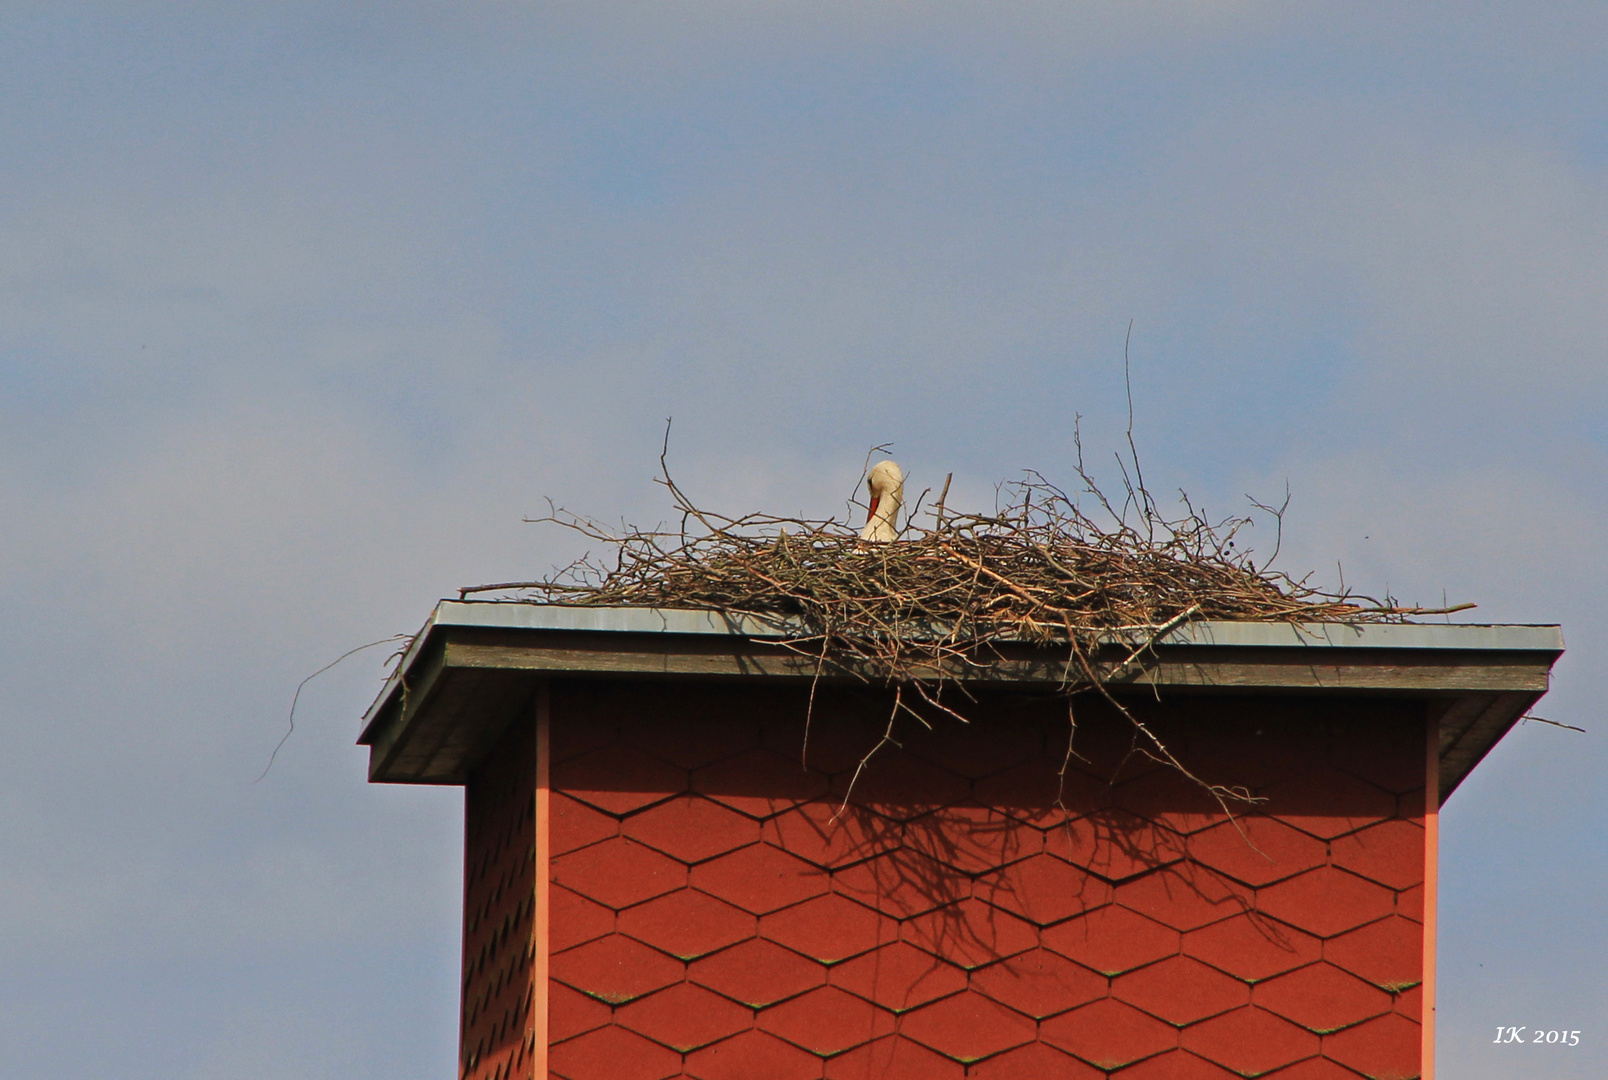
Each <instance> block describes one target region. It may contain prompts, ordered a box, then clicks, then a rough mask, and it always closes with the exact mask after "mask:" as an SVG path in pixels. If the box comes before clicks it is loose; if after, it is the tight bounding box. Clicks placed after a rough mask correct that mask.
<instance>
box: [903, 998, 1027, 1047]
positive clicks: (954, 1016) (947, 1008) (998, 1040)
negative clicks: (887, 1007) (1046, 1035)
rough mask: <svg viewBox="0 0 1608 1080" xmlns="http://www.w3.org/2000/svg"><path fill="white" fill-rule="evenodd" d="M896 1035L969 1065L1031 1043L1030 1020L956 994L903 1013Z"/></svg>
mask: <svg viewBox="0 0 1608 1080" xmlns="http://www.w3.org/2000/svg"><path fill="white" fill-rule="evenodd" d="M899 1033H900V1034H901V1035H903V1036H904V1037H905V1038H907V1039H914V1040H915V1041H916V1042H918V1043H921V1044H922V1045H923V1046H926V1047H929V1048H931V1049H933V1050H936V1051H938V1052H939V1053H940V1054H943V1055H944V1056H945V1057H951V1058H954V1059H955V1060H956V1061H961V1062H966V1063H968V1064H969V1063H971V1062H973V1061H978V1060H981V1059H982V1058H985V1057H988V1056H989V1055H991V1054H997V1053H999V1052H1000V1051H1002V1050H1009V1049H1010V1048H1011V1047H1013V1046H1021V1045H1023V1044H1024V1043H1030V1042H1032V1041H1033V1038H1034V1034H1035V1028H1034V1024H1033V1021H1031V1020H1029V1019H1028V1018H1027V1017H1025V1016H1022V1015H1021V1014H1020V1013H1017V1012H1014V1011H1012V1010H1010V1009H1007V1008H1006V1007H1005V1006H1003V1005H1001V1004H999V1002H997V1001H993V1000H991V999H989V998H986V997H983V996H982V995H981V994H955V995H953V996H951V997H946V998H943V999H941V1000H939V1001H935V1002H933V1003H932V1004H931V1005H923V1006H922V1007H921V1008H919V1009H916V1010H914V1011H912V1012H909V1013H906V1014H905V1016H904V1018H903V1019H901V1020H900V1021H899Z"/></svg>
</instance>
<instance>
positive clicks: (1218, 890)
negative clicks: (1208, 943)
mask: <svg viewBox="0 0 1608 1080" xmlns="http://www.w3.org/2000/svg"><path fill="white" fill-rule="evenodd" d="M1115 900H1116V902H1117V903H1119V904H1121V905H1122V906H1123V907H1125V908H1129V909H1130V910H1133V911H1137V912H1139V914H1141V915H1147V916H1149V917H1150V918H1152V919H1155V920H1156V921H1157V922H1159V923H1162V924H1163V925H1166V926H1171V927H1172V928H1173V929H1175V930H1197V929H1199V928H1200V927H1202V926H1206V925H1208V924H1210V923H1214V922H1217V921H1219V920H1221V919H1226V918H1228V917H1229V916H1231V915H1239V914H1243V913H1244V912H1247V911H1250V910H1251V907H1252V904H1253V897H1252V894H1251V890H1250V889H1249V888H1247V887H1246V886H1244V885H1240V884H1239V883H1237V882H1234V881H1230V880H1229V879H1228V878H1225V877H1222V876H1221V875H1219V874H1217V873H1216V872H1214V871H1212V870H1208V869H1206V868H1205V867H1204V866H1193V865H1191V864H1189V863H1180V864H1178V865H1176V866H1169V867H1166V868H1165V869H1162V870H1157V871H1156V872H1155V873H1153V874H1146V875H1144V876H1143V877H1139V878H1134V879H1133V880H1132V881H1125V882H1123V883H1122V884H1121V885H1118V886H1117V888H1116V895H1115Z"/></svg>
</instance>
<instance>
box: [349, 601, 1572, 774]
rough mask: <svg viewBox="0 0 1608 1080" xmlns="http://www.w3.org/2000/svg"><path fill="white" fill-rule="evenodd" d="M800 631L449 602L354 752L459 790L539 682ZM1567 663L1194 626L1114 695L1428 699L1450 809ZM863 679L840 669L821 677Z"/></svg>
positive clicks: (608, 673)
mask: <svg viewBox="0 0 1608 1080" xmlns="http://www.w3.org/2000/svg"><path fill="white" fill-rule="evenodd" d="M796 633H798V627H797V625H796V624H795V623H793V622H792V621H791V620H788V619H786V618H781V617H769V616H759V615H749V614H738V613H730V614H728V613H722V612H713V611H682V610H669V609H658V608H623V607H612V608H611V607H575V606H562V605H552V604H531V603H520V602H508V601H461V600H443V601H441V603H439V604H438V605H437V606H436V609H435V611H434V612H433V613H432V614H431V616H430V619H429V621H428V622H426V623H425V625H424V629H423V630H422V631H420V633H419V634H418V636H417V637H416V638H415V639H414V641H413V643H412V645H411V646H410V647H409V649H408V650H407V652H406V653H405V654H404V656H403V657H402V660H401V663H400V664H398V666H397V670H396V672H395V673H394V674H393V675H392V677H391V678H390V680H389V681H388V682H387V683H386V685H385V687H384V688H383V689H382V690H381V691H380V695H379V697H378V698H377V699H376V700H375V702H374V704H373V706H371V707H370V709H369V711H368V713H367V715H366V716H365V717H364V719H363V731H362V734H361V736H360V737H359V739H358V742H359V743H360V744H363V745H366V746H368V747H369V748H370V756H369V778H370V779H371V780H375V781H385V782H396V783H427V784H428V783H435V784H441V783H449V784H450V783H462V782H463V780H464V779H465V777H466V776H467V774H468V771H469V769H471V768H472V767H473V766H474V764H475V763H476V762H478V761H479V759H480V758H481V756H483V755H484V754H485V752H486V751H487V749H488V748H489V747H490V746H491V744H492V742H493V741H494V740H495V739H496V737H497V736H498V735H499V734H500V733H501V731H502V730H503V728H504V726H505V725H506V724H507V722H508V720H509V719H510V718H511V717H512V716H513V715H514V713H515V712H516V711H517V710H518V709H520V708H521V707H522V706H523V705H524V704H525V703H526V702H528V701H529V700H530V697H531V694H532V693H533V692H534V689H535V686H536V684H537V683H538V682H539V681H540V680H542V679H544V678H550V677H554V676H571V677H594V678H597V677H608V678H634V679H639V678H657V679H675V680H681V679H704V680H709V679H738V680H749V679H767V680H807V679H811V678H813V677H815V674H816V662H815V659H814V658H812V657H808V656H803V655H801V654H799V653H798V652H795V651H792V650H790V649H787V648H785V647H783V646H782V645H780V644H779V643H778V642H779V639H782V638H785V637H787V636H789V635H792V634H796ZM1143 640H1144V639H1143V638H1142V637H1140V638H1138V639H1137V640H1136V639H1135V638H1134V636H1133V635H1127V636H1126V637H1124V636H1123V635H1120V634H1115V635H1112V638H1111V640H1110V642H1109V644H1108V647H1109V649H1110V650H1111V651H1112V652H1113V653H1114V654H1115V655H1116V658H1117V659H1121V658H1122V657H1124V656H1126V655H1128V654H1129V653H1130V652H1131V651H1132V648H1133V646H1134V644H1142V643H1143ZM999 651H1000V653H1001V660H1000V662H999V663H998V664H996V665H994V667H993V669H992V670H991V671H990V673H989V674H988V676H987V680H986V681H990V682H996V683H1005V684H1012V685H1016V686H1023V687H1026V686H1042V687H1044V688H1046V689H1051V688H1054V687H1056V686H1059V685H1060V683H1061V679H1062V676H1063V673H1064V670H1065V655H1064V652H1063V651H1061V650H1059V649H1056V648H1054V647H1046V646H1043V645H1038V644H1033V643H1029V642H1022V643H1020V644H1019V645H1013V644H1005V645H1002V646H1001V647H1000V650H999ZM1562 652H1563V634H1562V631H1561V629H1560V628H1559V627H1557V626H1550V625H1547V626H1520V625H1472V624H1445V623H1442V624H1436V623H1356V624H1343V623H1299V624H1297V623H1269V622H1195V623H1188V624H1185V625H1184V626H1182V627H1179V628H1178V629H1176V630H1174V631H1173V632H1171V633H1169V634H1167V635H1166V636H1165V637H1163V638H1162V639H1160V640H1159V641H1158V642H1157V643H1156V646H1155V648H1154V650H1153V652H1152V654H1147V656H1146V659H1145V660H1144V661H1143V662H1142V663H1138V664H1135V665H1132V667H1131V668H1130V669H1129V671H1128V673H1127V674H1126V675H1124V676H1123V677H1122V678H1121V679H1120V680H1117V681H1115V682H1114V683H1113V684H1112V686H1113V688H1114V689H1117V688H1120V687H1121V686H1123V685H1131V686H1134V687H1144V688H1147V689H1148V688H1155V689H1162V688H1165V689H1168V690H1171V691H1181V692H1189V693H1213V692H1217V693H1221V692H1225V691H1234V692H1249V693H1266V692H1282V693H1294V694H1311V693H1324V694H1368V695H1375V696H1377V695H1390V696H1409V697H1419V698H1427V699H1432V700H1434V701H1435V702H1436V703H1437V706H1438V707H1439V708H1440V709H1441V795H1442V798H1444V797H1445V796H1446V795H1447V794H1450V792H1451V790H1452V789H1453V788H1455V787H1456V786H1457V784H1458V783H1459V782H1461V780H1462V779H1463V777H1464V776H1466V775H1467V774H1468V773H1469V771H1470V770H1472V769H1473V767H1474V765H1475V764H1477V763H1478V761H1479V760H1480V758H1482V757H1483V756H1484V755H1485V754H1486V753H1487V752H1488V751H1489V750H1490V748H1491V747H1492V746H1494V745H1495V744H1496V742H1497V741H1498V740H1499V739H1500V738H1501V737H1502V735H1503V734H1505V733H1506V732H1507V730H1508V728H1510V727H1511V726H1512V725H1513V723H1514V722H1515V721H1516V720H1517V719H1518V718H1519V717H1521V716H1523V715H1524V713H1525V712H1526V711H1527V710H1528V709H1529V708H1530V707H1531V706H1532V705H1534V704H1535V702H1536V700H1537V699H1539V698H1540V697H1541V695H1542V694H1544V693H1545V692H1546V690H1547V686H1548V681H1549V673H1550V671H1551V667H1552V665H1553V663H1554V662H1555V661H1556V660H1557V658H1558V657H1559V656H1560V655H1561V654H1562ZM868 673H869V672H863V671H862V672H856V671H855V670H853V669H851V668H847V667H843V666H841V665H836V666H833V667H831V668H829V670H828V671H827V673H826V674H827V677H831V678H845V679H846V678H854V677H856V675H864V674H868ZM934 674H937V672H936V671H935V672H934Z"/></svg>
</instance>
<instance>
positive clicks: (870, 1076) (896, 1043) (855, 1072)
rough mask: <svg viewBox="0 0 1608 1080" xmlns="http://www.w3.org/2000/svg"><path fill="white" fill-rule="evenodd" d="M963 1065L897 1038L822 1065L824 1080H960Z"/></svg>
mask: <svg viewBox="0 0 1608 1080" xmlns="http://www.w3.org/2000/svg"><path fill="white" fill-rule="evenodd" d="M965 1075H966V1066H964V1065H962V1064H961V1063H960V1062H958V1061H955V1060H954V1059H952V1058H946V1057H944V1056H943V1055H942V1054H940V1053H938V1052H937V1051H936V1050H928V1049H927V1048H926V1047H925V1046H922V1045H921V1044H920V1043H918V1042H916V1041H914V1040H912V1039H906V1038H904V1037H902V1036H899V1035H889V1036H888V1037H887V1038H884V1039H878V1040H876V1041H875V1042H870V1043H867V1044H865V1045H864V1046H860V1047H856V1048H855V1049H853V1050H850V1051H849V1052H848V1053H846V1054H841V1055H839V1056H838V1057H835V1058H833V1059H832V1060H831V1061H828V1062H827V1063H826V1080H961V1078H962V1077H963V1076H965Z"/></svg>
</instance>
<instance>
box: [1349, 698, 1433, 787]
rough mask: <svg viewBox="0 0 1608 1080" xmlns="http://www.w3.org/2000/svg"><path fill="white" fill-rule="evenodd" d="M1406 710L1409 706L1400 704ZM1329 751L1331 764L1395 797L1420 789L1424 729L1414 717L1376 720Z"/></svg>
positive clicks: (1420, 720) (1422, 773) (1419, 718)
mask: <svg viewBox="0 0 1608 1080" xmlns="http://www.w3.org/2000/svg"><path fill="white" fill-rule="evenodd" d="M1402 704H1403V705H1406V706H1407V708H1408V709H1411V708H1412V705H1411V704H1410V703H1407V702H1402ZM1379 719H1380V722H1376V723H1372V724H1369V725H1368V727H1367V729H1365V730H1364V731H1354V733H1353V736H1352V737H1351V738H1347V739H1342V740H1340V741H1339V742H1338V743H1336V745H1335V746H1334V747H1333V749H1332V750H1331V751H1330V753H1329V755H1328V758H1329V761H1330V763H1331V764H1333V765H1336V766H1338V767H1340V768H1341V769H1344V770H1345V771H1346V772H1349V773H1353V774H1354V775H1356V776H1357V777H1359V778H1361V779H1363V780H1366V781H1368V782H1369V783H1371V784H1376V785H1378V786H1379V787H1382V788H1384V789H1385V790H1386V791H1393V792H1396V793H1397V794H1398V795H1399V794H1402V793H1404V792H1408V791H1412V790H1413V789H1415V788H1422V787H1423V786H1424V726H1423V719H1422V714H1420V715H1418V716H1405V715H1404V716H1399V717H1380V718H1379Z"/></svg>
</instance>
